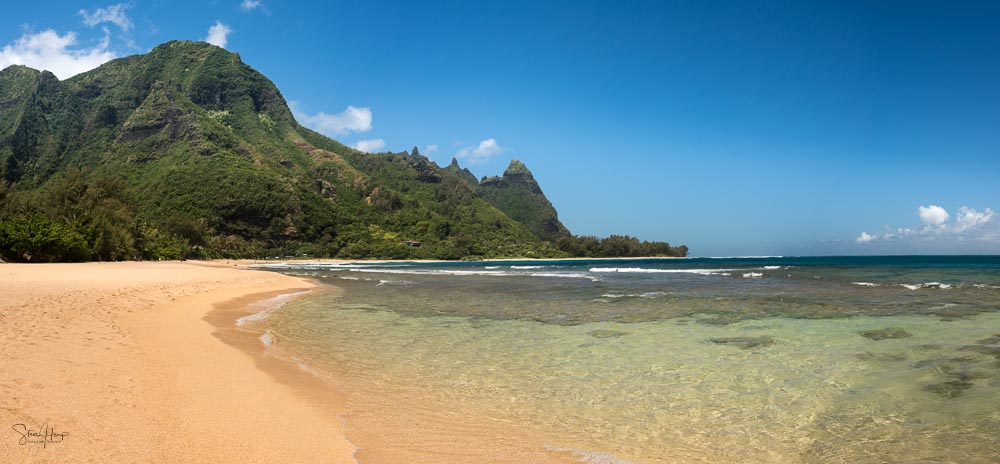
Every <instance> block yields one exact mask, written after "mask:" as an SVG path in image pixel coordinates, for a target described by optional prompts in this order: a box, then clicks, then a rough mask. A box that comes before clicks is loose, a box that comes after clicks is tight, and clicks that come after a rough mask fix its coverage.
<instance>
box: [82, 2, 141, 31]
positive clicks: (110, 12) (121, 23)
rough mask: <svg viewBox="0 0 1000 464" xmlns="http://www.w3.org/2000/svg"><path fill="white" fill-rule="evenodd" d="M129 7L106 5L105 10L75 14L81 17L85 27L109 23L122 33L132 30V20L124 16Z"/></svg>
mask: <svg viewBox="0 0 1000 464" xmlns="http://www.w3.org/2000/svg"><path fill="white" fill-rule="evenodd" d="M130 7H131V6H130V5H128V4H125V3H119V4H117V5H108V6H107V7H105V8H98V9H96V10H94V11H93V12H88V11H87V10H80V11H79V12H78V13H77V14H79V15H80V16H83V24H86V25H87V27H94V26H96V25H98V24H102V23H111V24H114V25H116V26H118V27H120V28H121V29H122V30H123V31H128V30H130V29H132V20H131V19H130V18H129V17H128V15H127V14H125V10H128V9H129V8H130Z"/></svg>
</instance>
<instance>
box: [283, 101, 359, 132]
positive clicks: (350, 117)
mask: <svg viewBox="0 0 1000 464" xmlns="http://www.w3.org/2000/svg"><path fill="white" fill-rule="evenodd" d="M288 106H289V108H291V110H292V114H293V115H295V119H296V120H298V121H299V122H300V123H302V124H304V125H305V126H307V127H309V128H311V129H313V130H316V131H319V132H322V133H324V134H326V135H329V136H331V137H333V136H338V135H344V134H347V133H351V132H368V131H370V130H372V110H371V109H369V108H358V107H355V106H348V107H347V109H345V110H344V111H341V112H340V113H337V114H328V113H324V112H322V111H320V112H319V113H316V114H308V113H306V112H304V111H302V110H301V108H299V105H298V103H297V102H294V101H292V102H288Z"/></svg>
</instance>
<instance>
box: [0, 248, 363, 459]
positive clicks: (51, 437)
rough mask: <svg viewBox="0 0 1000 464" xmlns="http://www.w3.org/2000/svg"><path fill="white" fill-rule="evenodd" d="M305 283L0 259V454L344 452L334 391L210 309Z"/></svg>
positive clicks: (179, 268)
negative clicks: (252, 346)
mask: <svg viewBox="0 0 1000 464" xmlns="http://www.w3.org/2000/svg"><path fill="white" fill-rule="evenodd" d="M313 287H315V284H314V283H312V282H310V281H307V280H302V279H297V278H294V277H290V276H285V275H280V274H276V273H270V272H260V271H249V270H244V269H242V268H237V267H235V266H234V265H233V264H231V263H223V262H216V263H191V262H188V263H177V262H170V263H166V262H160V263H152V262H141V263H84V264H44V265H19V264H3V265H0V295H2V299H0V337H2V342H0V346H2V355H0V390H2V392H3V395H2V399H0V425H2V426H3V429H4V430H5V432H3V433H2V434H0V462H10V463H20V462H164V463H168V462H219V463H221V462H317V463H318V462H345V463H350V462H354V460H353V456H352V455H353V453H354V451H355V449H354V446H353V445H351V444H350V442H349V441H347V440H346V439H345V438H344V436H343V433H342V423H341V421H340V419H339V418H338V416H337V414H338V411H337V410H336V405H337V399H336V398H334V397H332V396H331V395H333V393H332V392H331V391H329V390H324V391H322V392H320V390H319V389H313V390H312V391H313V392H314V393H315V394H310V391H311V390H310V382H314V380H311V379H309V376H308V375H306V374H304V373H303V372H295V369H289V368H287V367H282V366H280V365H274V364H273V362H272V365H270V366H268V365H266V364H267V363H268V362H269V361H268V360H266V359H264V357H262V356H257V357H256V358H255V357H254V356H252V355H248V353H247V352H246V351H243V350H240V349H238V344H239V343H248V342H247V341H246V340H247V338H248V336H247V335H246V334H243V335H240V334H239V333H237V332H236V331H228V332H227V331H220V330H218V328H217V327H215V326H213V324H212V323H211V319H212V316H209V315H210V314H214V315H215V316H214V317H233V313H231V312H230V313H226V312H225V310H226V308H227V307H228V308H230V311H238V310H239V308H245V307H246V305H247V304H249V303H250V302H252V301H255V300H260V299H262V298H266V297H267V296H269V295H276V294H280V293H289V292H295V291H301V290H303V289H309V288H313ZM227 302H228V303H227ZM227 304H228V306H227ZM213 311H215V312H213ZM220 311H222V312H220ZM241 337H242V338H241ZM226 338H228V339H227V340H224V339H226ZM249 338H250V340H251V341H254V339H253V337H252V336H250V337H249ZM241 340H242V341H241ZM257 343H259V342H257ZM282 369H284V370H285V371H286V372H284V373H282V372H281V370H282ZM279 378H280V380H279Z"/></svg>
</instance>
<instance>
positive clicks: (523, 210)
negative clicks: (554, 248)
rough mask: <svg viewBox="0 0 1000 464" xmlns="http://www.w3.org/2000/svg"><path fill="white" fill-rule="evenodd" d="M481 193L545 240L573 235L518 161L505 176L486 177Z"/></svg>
mask: <svg viewBox="0 0 1000 464" xmlns="http://www.w3.org/2000/svg"><path fill="white" fill-rule="evenodd" d="M470 174H471V173H470ZM478 193H479V197H480V198H482V199H484V200H486V201H487V202H488V203H489V204H491V205H493V206H495V207H497V208H498V209H499V210H500V211H503V212H504V213H506V214H507V215H508V216H510V217H511V218H513V219H514V220H515V221H518V222H520V223H522V224H524V225H526V226H528V229H529V230H531V232H532V233H534V234H535V235H536V236H537V237H538V238H540V239H542V240H556V239H557V238H560V237H568V236H569V235H570V233H569V230H567V229H566V227H565V226H564V225H563V224H562V222H560V221H559V215H558V213H556V209H555V208H554V207H553V206H552V203H550V202H549V200H548V198H546V197H545V194H544V193H543V192H542V187H541V186H540V185H538V182H537V181H536V180H535V176H534V175H532V174H531V171H530V170H528V167H527V166H525V165H524V163H522V162H520V161H518V160H512V161H511V162H510V165H509V166H507V169H506V170H505V171H504V173H503V176H494V177H484V178H483V179H482V180H481V181H480V182H479V188H478Z"/></svg>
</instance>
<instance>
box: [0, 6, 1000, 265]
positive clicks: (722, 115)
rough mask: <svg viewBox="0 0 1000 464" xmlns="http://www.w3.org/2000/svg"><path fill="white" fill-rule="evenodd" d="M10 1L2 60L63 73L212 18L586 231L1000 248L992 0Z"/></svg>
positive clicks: (294, 82)
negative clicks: (519, 172)
mask: <svg viewBox="0 0 1000 464" xmlns="http://www.w3.org/2000/svg"><path fill="white" fill-rule="evenodd" d="M242 3H246V4H245V5H243V4H242ZM81 8H82V9H83V11H81ZM4 13H5V14H4V15H3V16H2V17H0V31H3V32H2V33H0V47H3V48H0V67H3V66H6V65H7V64H10V63H12V62H21V61H30V60H35V62H42V63H51V66H53V67H58V66H62V67H64V68H66V69H67V70H66V71H63V74H67V73H70V72H73V70H74V69H76V68H73V66H83V67H86V65H88V64H89V63H91V62H94V63H96V62H100V61H102V60H105V59H107V58H108V57H110V56H112V55H113V56H124V55H128V54H133V53H144V52H146V51H148V50H149V49H150V48H152V47H153V46H155V45H157V44H159V43H161V42H165V41H168V40H172V39H191V40H204V39H206V38H207V37H208V36H209V28H210V27H211V26H213V25H216V24H217V23H218V24H220V25H221V26H222V27H221V28H216V34H214V36H213V40H214V41H217V42H218V41H220V40H221V38H222V37H225V47H226V48H227V49H229V50H231V51H234V52H238V53H240V54H241V55H242V57H243V60H244V62H246V63H248V64H250V65H251V66H254V67H255V68H257V69H258V70H260V71H261V72H263V73H264V74H265V75H267V76H268V77H270V78H271V79H272V80H274V82H275V83H276V84H277V85H278V87H279V88H280V89H281V90H282V92H283V93H284V95H285V97H286V98H287V99H289V100H293V101H295V102H297V105H296V108H297V111H298V112H299V114H300V115H302V116H303V117H302V118H300V120H305V121H304V122H306V123H307V125H313V126H314V127H318V128H321V129H322V130H325V131H326V132H327V133H329V134H331V135H333V136H334V137H335V138H337V139H338V140H341V141H343V142H345V143H347V144H350V145H358V144H359V143H361V142H362V141H365V142H364V144H363V145H362V147H363V148H368V149H370V150H380V149H381V150H393V151H399V150H404V149H406V150H408V149H410V148H411V147H413V146H418V147H420V149H421V151H423V152H425V154H427V153H428V150H427V147H429V146H432V145H436V146H437V151H433V150H431V152H430V153H429V154H430V156H431V158H432V159H435V160H437V161H439V162H440V163H445V164H446V163H447V162H449V161H450V159H451V157H452V156H456V155H460V161H461V162H462V164H463V165H467V166H469V167H470V168H471V169H472V170H473V172H475V173H476V174H477V175H493V174H499V173H500V172H502V171H503V168H504V167H505V166H506V164H507V162H509V160H510V159H511V158H512V157H516V158H518V159H520V160H522V161H524V162H525V164H527V165H528V167H529V168H530V169H531V170H532V171H533V172H534V173H535V176H536V177H537V178H538V179H539V181H540V182H541V184H542V187H543V189H544V190H545V193H546V194H547V195H548V197H549V198H550V199H551V200H552V202H553V203H554V204H555V206H556V208H557V209H558V210H559V212H560V218H561V219H562V220H563V222H564V223H565V224H566V225H567V226H568V227H569V228H570V230H572V231H573V232H575V233H578V234H595V235H607V234H611V233H627V234H631V235H638V236H640V237H641V238H645V239H655V240H666V241H669V242H671V243H674V244H679V243H685V244H687V245H689V246H690V247H691V248H692V252H693V254H694V255H699V256H712V255H760V254H780V255H800V254H845V253H850V254H855V253H857V254H868V253H876V254H881V253H914V252H916V253H1000V214H997V213H995V212H994V210H996V209H1000V181H998V177H1000V27H997V25H998V24H1000V3H997V2H982V3H976V2H962V3H961V4H952V3H948V2H936V3H923V2H895V3H893V2H870V1H862V2H829V3H827V4H821V3H819V2H801V1H795V2H757V4H754V2H748V1H734V2H709V1H704V2H702V1H685V2H648V3H644V2H600V3H597V2H586V1H573V2H569V1H566V2H544V1H543V2H533V1H532V2H517V1H509V0H508V1H499V2H434V3H425V2H418V1H398V2H396V1H392V2H380V1H351V2H287V1H286V2H278V1H276V0H261V1H258V2H254V1H247V2H244V1H243V0H216V1H169V2H167V1H151V0H133V1H131V2H128V3H125V4H120V5H118V6H116V4H113V3H76V4H74V5H73V6H70V5H67V3H66V2H53V1H34V2H17V3H13V4H10V5H6V6H5V7H4ZM49 29H51V30H52V31H53V32H54V33H55V34H51V33H50V34H45V32H46V31H47V30H49ZM226 29H228V31H229V32H228V33H227V34H223V33H221V32H224V31H225V30H226ZM70 32H73V33H75V34H76V40H75V42H72V43H69V42H68V41H67V40H66V38H67V36H66V34H68V33H70ZM105 38H106V39H107V41H106V42H103V41H104V40H105ZM19 60H20V61H19ZM67 60H69V61H67ZM39 66H41V65H37V64H36V66H35V67H39ZM57 74H59V73H57ZM349 106H351V107H354V108H355V109H354V110H352V111H347V112H345V110H346V109H348V107H349ZM342 112H345V113H344V114H341V113H342ZM320 113H325V114H320ZM368 114H370V116H371V120H370V124H368V123H367V119H366V117H367V115H368ZM380 141H381V142H380ZM383 144H384V145H383ZM381 147H384V148H381ZM920 207H924V208H923V209H920ZM963 208H964V209H963ZM862 232H864V234H862Z"/></svg>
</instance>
